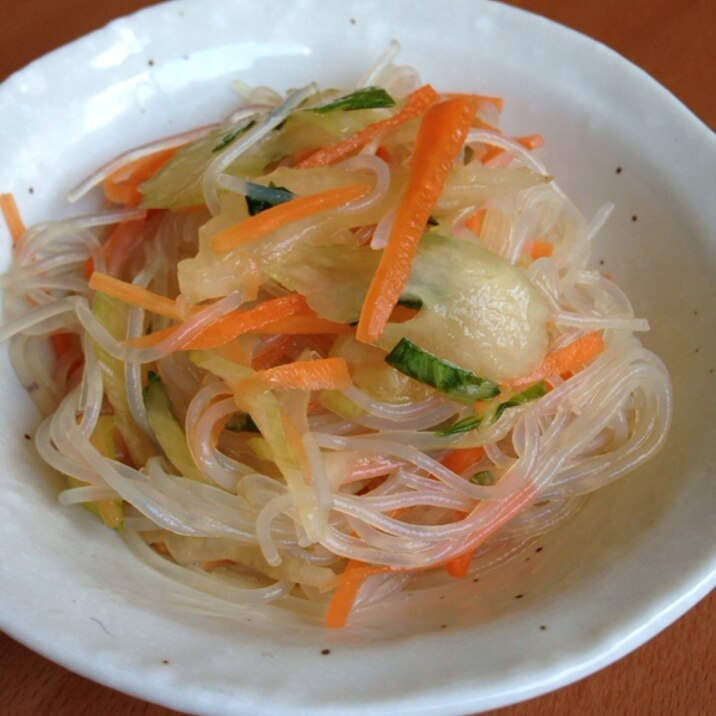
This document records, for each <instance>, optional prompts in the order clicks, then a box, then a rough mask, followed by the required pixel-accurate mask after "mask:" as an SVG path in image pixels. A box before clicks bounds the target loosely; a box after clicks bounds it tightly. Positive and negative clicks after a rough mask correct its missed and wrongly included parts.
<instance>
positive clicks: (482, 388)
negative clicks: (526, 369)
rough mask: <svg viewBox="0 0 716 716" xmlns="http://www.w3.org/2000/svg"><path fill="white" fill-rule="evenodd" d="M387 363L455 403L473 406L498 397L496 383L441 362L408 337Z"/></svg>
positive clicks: (398, 346) (394, 350) (390, 355)
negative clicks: (481, 401) (477, 402)
mask: <svg viewBox="0 0 716 716" xmlns="http://www.w3.org/2000/svg"><path fill="white" fill-rule="evenodd" d="M385 362H386V363H388V365H390V366H392V367H393V368H395V369H396V370H399V371H400V372H401V373H405V375H407V376H410V377H411V378H415V380H419V381H420V382H421V383H425V384H426V385H430V386H432V387H433V388H435V389H436V390H439V391H440V392H441V393H445V395H447V396H448V397H449V398H451V399H452V400H456V401H458V402H460V403H466V404H472V403H474V402H476V401H478V400H488V399H489V398H494V397H495V396H496V395H498V394H499V392H500V389H499V387H498V386H497V384H496V383H493V382H492V381H491V380H487V379H486V378H480V377H479V376H477V375H475V374H474V373H471V372H470V371H467V370H464V369H463V368H459V367H458V366H456V365H454V364H452V363H450V362H448V361H445V360H442V359H441V358H438V357H437V356H435V355H433V354H432V353H429V352H428V351H425V350H423V349H422V348H418V346H416V345H415V344H414V343H412V342H411V341H409V340H408V339H407V338H401V339H400V341H399V342H398V344H397V345H396V346H395V348H393V350H392V351H391V352H390V353H388V355H387V356H386V357H385Z"/></svg>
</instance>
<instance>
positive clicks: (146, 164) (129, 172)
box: [102, 147, 181, 206]
mask: <svg viewBox="0 0 716 716" xmlns="http://www.w3.org/2000/svg"><path fill="white" fill-rule="evenodd" d="M180 149H181V147H172V148H170V149H162V150H160V151H158V152H153V153H152V154H147V155H146V156H144V157H140V158H139V159H135V160H134V161H133V162H129V163H128V164H125V165H124V166H123V167H120V168H119V169H117V170H116V171H114V172H112V174H110V175H109V176H108V177H106V178H105V179H104V181H103V182H102V189H103V191H104V195H105V196H106V197H107V199H108V200H109V201H111V202H114V203H115V204H126V205H128V206H136V205H137V204H139V202H140V201H141V200H142V193H141V192H140V191H139V185H140V184H142V183H143V182H145V181H147V180H148V179H151V177H153V176H154V175H155V174H156V173H157V172H158V171H159V170H160V169H161V168H162V167H163V166H164V165H165V164H166V163H167V162H168V161H169V160H170V159H171V158H172V157H173V156H174V155H175V154H176V153H177V152H178V151H179V150H180Z"/></svg>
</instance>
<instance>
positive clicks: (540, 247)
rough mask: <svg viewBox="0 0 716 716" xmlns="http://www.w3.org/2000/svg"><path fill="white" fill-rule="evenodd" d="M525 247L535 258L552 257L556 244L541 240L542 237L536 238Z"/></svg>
mask: <svg viewBox="0 0 716 716" xmlns="http://www.w3.org/2000/svg"><path fill="white" fill-rule="evenodd" d="M525 248H526V249H527V252H528V253H529V255H530V256H531V257H532V258H533V259H541V258H544V257H550V256H551V255H552V254H553V253H554V244H551V243H550V242H549V241H541V240H540V239H535V240H534V241H532V242H530V243H529V244H528V245H527V246H526V247H525Z"/></svg>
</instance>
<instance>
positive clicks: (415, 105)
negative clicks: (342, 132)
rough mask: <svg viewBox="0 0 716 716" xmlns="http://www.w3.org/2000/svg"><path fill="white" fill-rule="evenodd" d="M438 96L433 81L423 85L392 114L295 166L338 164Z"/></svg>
mask: <svg viewBox="0 0 716 716" xmlns="http://www.w3.org/2000/svg"><path fill="white" fill-rule="evenodd" d="M439 99H440V97H439V95H438V93H437V92H436V91H435V90H434V89H433V88H432V87H431V86H430V85H423V86H422V87H419V88H418V89H416V90H415V91H414V92H411V93H410V94H409V95H408V98H407V100H406V101H405V104H404V105H403V107H402V108H401V109H400V110H399V111H398V112H397V113H396V114H394V115H393V116H392V117H388V119H383V120H381V121H380V122H374V123H373V124H369V125H368V126H367V127H365V128H364V129H362V130H360V131H359V132H356V133H355V134H352V135H351V136H350V137H347V138H346V139H344V140H342V141H340V142H337V143H336V144H331V145H330V146H328V147H323V148H321V149H318V150H316V151H315V152H313V154H311V155H309V156H308V157H306V158H305V159H302V160H301V161H299V162H297V164H296V166H297V167H299V168H309V167H325V166H327V165H329V164H335V163H336V162H338V161H340V160H341V159H345V158H346V157H349V156H351V155H352V154H355V153H356V152H358V151H360V150H361V149H363V147H365V145H366V144H368V142H370V141H372V140H373V139H375V138H376V137H378V136H380V135H381V134H383V133H384V132H389V131H390V130H392V129H395V128H396V127H399V126H400V125H401V124H403V123H404V122H407V121H408V120H410V119H414V118H415V117H419V116H420V115H421V114H423V113H424V112H425V111H426V110H427V109H428V108H429V107H431V106H432V105H434V104H435V103H436V102H437V101H438V100H439Z"/></svg>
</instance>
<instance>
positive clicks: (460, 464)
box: [440, 447, 485, 473]
mask: <svg viewBox="0 0 716 716" xmlns="http://www.w3.org/2000/svg"><path fill="white" fill-rule="evenodd" d="M484 454H485V449H484V448H483V447H474V448H458V449H457V450H451V451H450V452H449V453H448V454H447V455H445V457H444V458H443V459H442V460H441V461H440V462H441V463H442V464H443V465H444V466H445V467H447V468H448V469H449V470H452V471H453V472H457V473H461V472H463V470H466V469H467V468H468V467H470V465H474V464H475V463H476V462H477V461H478V460H480V459H481V458H482V456H483V455H484Z"/></svg>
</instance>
